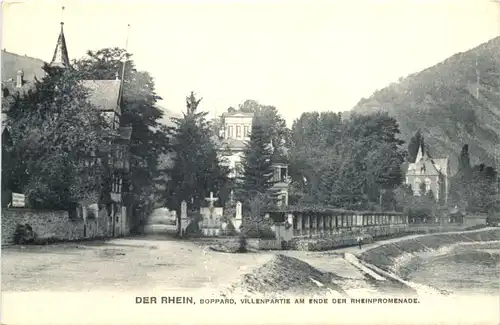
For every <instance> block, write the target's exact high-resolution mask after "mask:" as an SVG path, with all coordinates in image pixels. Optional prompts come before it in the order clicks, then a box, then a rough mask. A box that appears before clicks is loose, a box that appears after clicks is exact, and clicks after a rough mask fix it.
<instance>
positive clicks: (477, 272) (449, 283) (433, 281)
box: [405, 242, 500, 295]
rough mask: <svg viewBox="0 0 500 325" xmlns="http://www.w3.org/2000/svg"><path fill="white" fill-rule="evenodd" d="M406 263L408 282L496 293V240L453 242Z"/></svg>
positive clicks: (499, 249)
mask: <svg viewBox="0 0 500 325" xmlns="http://www.w3.org/2000/svg"><path fill="white" fill-rule="evenodd" d="M410 264H411V266H410V265H408V266H410V267H409V268H407V272H405V273H406V275H405V278H407V279H408V280H410V281H412V282H416V283H420V284H425V285H430V286H433V287H435V288H439V289H443V290H446V291H449V292H452V293H455V294H493V295H498V294H500V242H486V243H472V244H458V245H453V246H450V247H446V248H445V249H440V250H439V251H438V252H436V253H435V254H432V255H430V256H429V255H428V256H425V257H421V258H417V259H415V260H414V261H412V262H411V263H410ZM408 270H409V271H408Z"/></svg>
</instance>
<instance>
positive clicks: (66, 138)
mask: <svg viewBox="0 0 500 325" xmlns="http://www.w3.org/2000/svg"><path fill="white" fill-rule="evenodd" d="M44 70H45V71H46V72H47V75H46V77H44V78H43V79H42V80H41V81H36V82H35V84H34V87H33V88H32V89H31V90H29V91H28V93H27V94H25V95H17V96H16V97H15V99H14V101H13V103H12V105H11V107H10V109H9V110H8V113H7V114H8V117H9V126H10V128H9V131H10V135H11V139H12V142H13V144H14V145H13V146H12V148H11V149H12V150H11V151H10V158H11V161H12V162H14V163H15V164H13V165H10V166H3V167H4V168H5V167H7V168H6V169H3V170H2V177H4V176H5V177H7V178H9V180H10V185H11V186H12V187H13V189H14V190H16V191H19V192H23V193H25V194H26V195H27V197H28V200H29V203H30V205H31V206H33V207H40V208H52V209H71V208H72V207H74V205H75V204H76V203H87V204H90V203H93V202H96V201H97V200H98V198H99V194H100V192H101V189H102V185H103V177H104V174H105V172H104V170H103V168H101V165H100V164H99V163H98V155H99V149H100V147H101V145H102V144H103V143H104V142H105V141H107V139H109V137H111V136H112V135H113V134H112V131H111V130H110V129H109V128H108V127H107V124H106V122H105V120H104V118H103V116H102V114H101V112H100V111H99V110H98V108H97V107H94V106H93V105H92V104H90V103H89V101H88V100H87V97H88V91H87V89H85V88H84V87H82V85H81V84H80V83H79V81H80V74H79V73H78V72H75V71H73V70H70V69H68V70H60V69H54V68H51V67H49V66H45V67H44Z"/></svg>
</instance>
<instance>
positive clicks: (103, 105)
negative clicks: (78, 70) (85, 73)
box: [82, 80, 121, 111]
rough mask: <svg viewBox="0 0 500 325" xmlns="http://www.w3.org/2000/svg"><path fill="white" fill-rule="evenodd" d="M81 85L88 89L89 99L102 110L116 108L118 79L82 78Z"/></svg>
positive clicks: (118, 90) (118, 87)
mask: <svg viewBox="0 0 500 325" xmlns="http://www.w3.org/2000/svg"><path fill="white" fill-rule="evenodd" d="M82 85H83V86H84V87H85V88H87V89H88V90H89V94H88V99H89V101H90V102H91V103H92V104H94V105H96V106H98V107H99V108H100V109H101V110H103V111H111V110H113V111H116V110H117V109H118V95H119V93H120V85H121V81H120V80H84V81H82Z"/></svg>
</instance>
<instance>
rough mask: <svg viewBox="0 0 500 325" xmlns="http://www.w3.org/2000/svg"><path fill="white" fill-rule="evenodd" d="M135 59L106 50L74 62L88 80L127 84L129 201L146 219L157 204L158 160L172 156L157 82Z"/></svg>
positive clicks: (124, 99)
mask: <svg viewBox="0 0 500 325" xmlns="http://www.w3.org/2000/svg"><path fill="white" fill-rule="evenodd" d="M131 57H132V55H131V54H129V53H127V52H126V51H125V50H124V49H120V48H105V49H101V50H98V51H89V52H87V56H85V57H84V58H81V59H79V60H76V61H75V62H74V67H75V68H76V70H78V71H79V73H80V74H81V75H82V78H84V79H89V80H113V79H116V78H117V77H118V78H120V79H122V80H123V89H122V95H123V96H122V101H121V109H122V116H121V124H122V125H125V126H130V127H132V135H131V140H130V145H129V153H130V172H129V175H128V177H127V179H126V180H125V184H124V185H125V188H128V194H127V195H126V197H125V198H126V200H127V201H128V202H129V203H130V204H131V206H132V208H133V210H134V211H135V214H138V215H143V214H144V213H147V212H148V211H149V210H150V209H151V208H152V206H153V204H154V202H153V201H154V197H155V191H156V187H155V179H156V178H157V177H158V174H159V172H160V171H159V170H158V159H159V157H160V154H165V153H167V152H168V150H169V142H168V136H167V130H166V127H164V126H162V125H160V124H159V121H160V120H161V118H162V116H163V112H162V111H161V110H160V109H159V108H158V107H157V106H156V102H157V100H158V99H161V98H160V97H159V96H158V95H157V94H156V91H155V84H154V80H153V78H152V77H151V76H150V74H149V73H148V72H145V71H139V70H137V69H136V67H135V64H134V61H133V60H131ZM124 64H125V69H124V70H123V65H124ZM123 71H124V73H123V75H122V72H123ZM141 212H142V213H141Z"/></svg>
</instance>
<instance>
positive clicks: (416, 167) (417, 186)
mask: <svg viewBox="0 0 500 325" xmlns="http://www.w3.org/2000/svg"><path fill="white" fill-rule="evenodd" d="M449 170H450V168H449V160H448V158H431V157H430V156H429V154H428V153H427V151H426V150H425V148H424V145H423V144H420V146H419V148H418V153H417V157H416V159H415V161H413V162H410V163H409V164H408V167H407V170H406V177H405V183H406V184H407V185H409V186H410V187H411V189H412V191H413V195H417V196H418V195H425V194H428V193H429V192H431V191H432V193H433V195H434V198H435V199H436V201H437V202H440V203H443V204H446V203H447V202H448V192H449V175H448V173H449Z"/></svg>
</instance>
